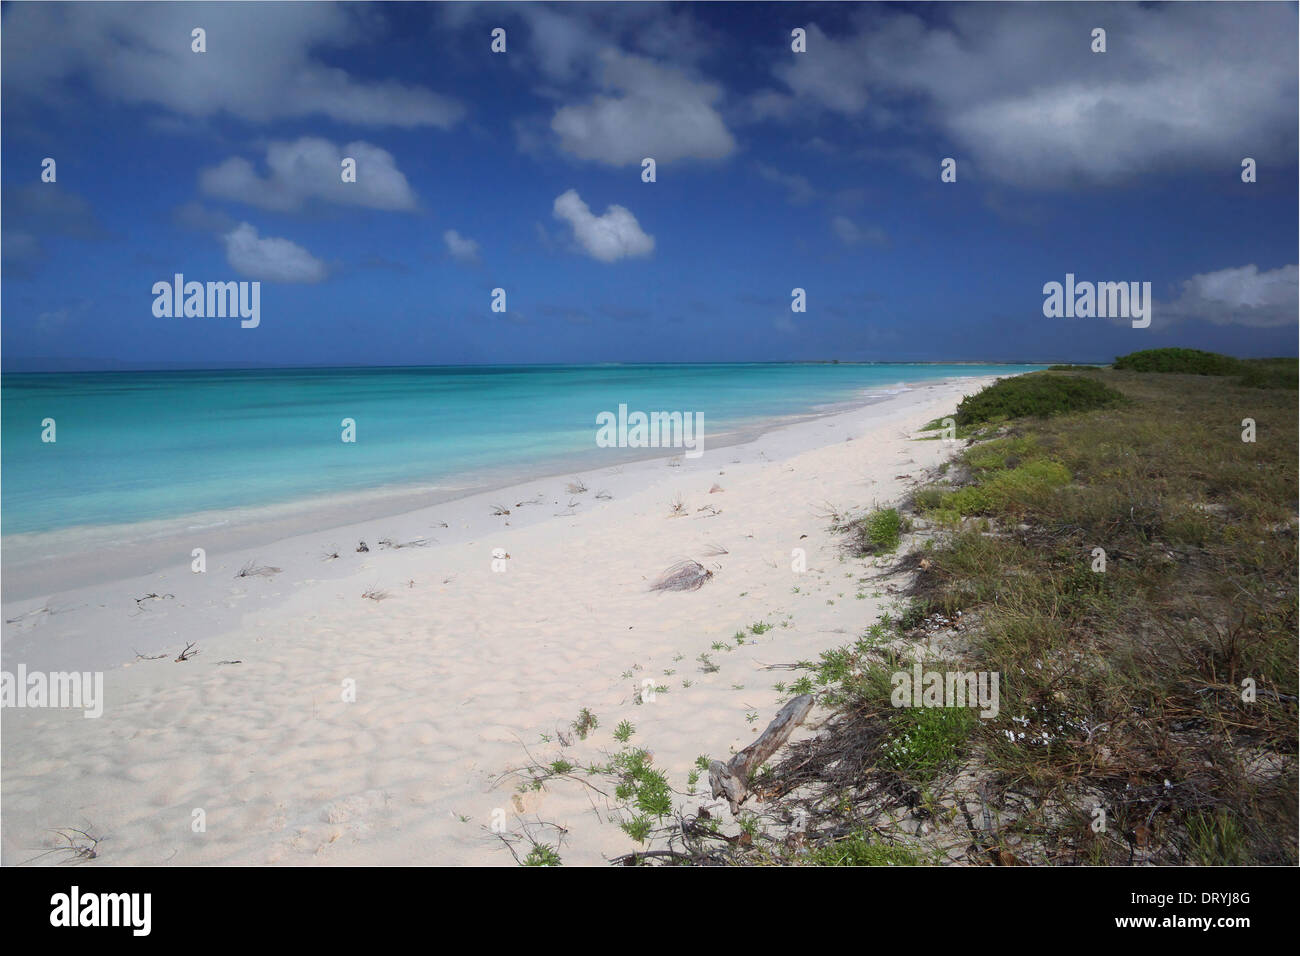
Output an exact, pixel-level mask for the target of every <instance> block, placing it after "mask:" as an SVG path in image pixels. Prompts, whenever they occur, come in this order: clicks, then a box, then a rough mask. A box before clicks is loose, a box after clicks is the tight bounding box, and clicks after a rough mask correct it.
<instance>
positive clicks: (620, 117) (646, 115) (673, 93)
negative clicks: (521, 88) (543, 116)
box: [551, 49, 736, 166]
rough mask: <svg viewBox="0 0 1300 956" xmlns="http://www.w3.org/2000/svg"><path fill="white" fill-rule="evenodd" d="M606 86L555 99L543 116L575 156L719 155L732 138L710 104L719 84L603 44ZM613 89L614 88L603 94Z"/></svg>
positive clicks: (610, 159) (618, 161) (612, 159)
mask: <svg viewBox="0 0 1300 956" xmlns="http://www.w3.org/2000/svg"><path fill="white" fill-rule="evenodd" d="M600 60H601V63H602V65H603V68H604V69H603V77H602V81H601V85H602V88H603V89H604V90H606V91H607V92H606V93H601V94H599V95H597V96H594V97H592V98H591V99H590V100H589V101H588V102H586V103H581V104H577V105H570V106H563V107H561V108H560V109H558V110H557V111H556V113H555V116H554V117H553V118H552V119H551V129H552V130H553V131H554V132H555V134H556V135H557V136H558V137H559V141H560V148H561V149H563V150H565V151H566V152H569V153H572V154H573V155H575V156H577V157H579V158H581V159H589V160H594V161H596V162H601V163H608V164H609V165H611V166H627V165H630V164H632V163H639V162H641V160H642V159H643V158H645V157H647V156H650V157H653V158H654V160H655V162H657V163H669V162H673V161H675V160H679V159H688V158H689V159H722V158H724V157H726V156H728V155H730V154H731V152H732V151H733V150H734V149H735V148H736V141H735V139H734V138H733V137H732V135H731V132H730V131H729V130H728V129H727V127H726V124H725V123H724V122H723V121H722V116H721V115H720V114H719V113H718V111H717V110H716V109H715V108H714V104H715V103H716V102H717V101H718V100H719V99H721V97H722V90H721V88H720V87H718V86H716V85H714V84H712V83H707V82H704V81H701V80H696V79H693V78H691V77H690V76H688V75H687V74H686V72H684V71H683V70H679V69H676V68H673V67H668V66H663V65H661V64H659V63H657V62H655V61H653V60H650V59H647V58H646V57H642V56H636V55H633V54H628V53H623V52H621V51H619V50H614V49H607V50H605V51H603V52H602V53H601V54H600ZM610 93H614V94H617V95H609V94H610Z"/></svg>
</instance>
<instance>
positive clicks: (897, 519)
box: [852, 508, 903, 554]
mask: <svg viewBox="0 0 1300 956" xmlns="http://www.w3.org/2000/svg"><path fill="white" fill-rule="evenodd" d="M902 531H903V519H902V516H900V515H899V513H898V509H897V508H878V509H876V510H875V511H873V512H871V514H869V515H867V516H866V517H865V518H859V519H858V520H857V521H855V522H854V523H853V526H852V534H853V545H854V550H855V551H856V552H857V553H858V554H889V553H891V552H893V551H897V550H898V542H899V538H900V536H901V535H902Z"/></svg>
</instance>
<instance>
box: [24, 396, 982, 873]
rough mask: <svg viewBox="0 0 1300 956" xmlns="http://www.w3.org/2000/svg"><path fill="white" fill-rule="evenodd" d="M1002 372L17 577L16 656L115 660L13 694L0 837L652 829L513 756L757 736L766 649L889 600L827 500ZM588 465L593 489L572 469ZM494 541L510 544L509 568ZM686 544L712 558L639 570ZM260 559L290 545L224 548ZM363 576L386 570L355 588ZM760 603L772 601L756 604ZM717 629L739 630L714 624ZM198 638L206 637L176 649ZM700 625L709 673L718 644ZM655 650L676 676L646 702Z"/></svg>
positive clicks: (438, 837)
mask: <svg viewBox="0 0 1300 956" xmlns="http://www.w3.org/2000/svg"><path fill="white" fill-rule="evenodd" d="M990 381H992V379H991V378H970V379H962V380H953V381H947V382H940V383H923V384H919V385H917V386H915V387H913V388H911V389H910V390H908V391H906V392H903V393H901V394H897V395H894V396H892V397H890V398H888V399H885V400H883V401H880V402H877V403H874V404H870V405H866V406H863V407H860V408H857V409H853V410H851V411H847V412H841V413H837V414H833V415H830V416H827V417H822V418H818V419H815V420H812V421H805V422H800V423H798V424H795V425H790V426H786V427H783V428H779V429H777V430H774V431H771V432H768V433H766V434H764V435H763V436H762V437H761V438H759V439H758V440H756V441H753V442H750V443H747V444H743V445H736V446H732V447H714V448H709V449H707V450H706V452H705V453H704V455H703V456H702V457H701V458H699V459H689V458H684V459H680V460H679V463H677V464H673V465H670V464H669V461H668V456H667V455H666V456H665V457H664V458H659V459H655V460H652V461H645V462H639V463H635V464H630V465H625V466H622V467H618V468H606V469H603V470H601V469H597V470H592V471H588V472H586V473H582V474H572V475H566V476H560V477H548V478H544V479H539V480H535V481H531V482H528V483H525V484H521V485H519V486H517V487H513V488H509V489H504V490H498V491H494V492H491V493H488V494H480V495H474V496H472V497H468V498H464V499H461V500H459V501H455V502H451V503H448V504H444V505H439V506H436V507H431V508H422V509H419V510H415V511H411V512H408V513H405V514H403V515H401V516H399V517H395V518H388V519H380V520H373V521H366V522H364V523H362V524H357V525H351V526H347V527H340V528H332V529H330V530H327V531H321V532H318V533H313V534H309V535H300V536H297V537H293V538H288V539H285V540H282V541H279V542H277V543H275V544H272V545H268V546H264V547H259V548H257V549H256V550H250V551H232V552H229V553H217V552H212V551H210V552H209V553H208V555H207V570H206V572H205V573H202V574H196V573H192V572H191V569H190V558H189V554H188V551H186V552H184V553H182V554H178V557H177V560H176V562H175V566H174V567H173V568H172V569H171V570H169V571H167V572H165V573H157V574H152V575H149V576H147V577H137V578H128V579H122V580H116V581H112V582H108V583H96V584H93V585H90V586H86V587H82V588H79V589H77V588H70V589H67V590H61V591H59V592H57V593H43V594H40V595H38V596H33V597H30V598H27V599H25V600H21V601H12V602H6V605H5V613H4V617H5V618H6V621H7V623H6V624H5V625H4V669H5V670H7V671H13V670H14V669H15V668H16V667H17V665H18V664H20V663H22V664H25V665H26V667H27V668H28V669H29V670H43V671H69V670H77V671H86V670H103V671H104V684H103V687H104V698H105V701H104V709H103V715H102V716H101V717H99V718H97V719H88V718H86V717H84V716H83V714H82V712H81V711H80V710H61V709H32V708H6V709H5V710H4V711H3V767H2V770H3V783H2V787H0V796H2V798H3V813H4V827H3V845H2V848H0V852H2V862H3V863H4V864H6V865H15V864H21V863H25V862H28V861H34V862H35V863H39V864H49V863H58V862H66V861H67V860H68V854H67V853H52V854H47V855H44V856H42V854H44V853H45V852H46V851H48V850H51V849H54V848H56V847H58V846H59V845H60V843H61V840H60V838H59V837H57V836H56V835H55V834H54V833H52V832H51V831H52V830H53V829H55V828H60V827H75V828H77V829H79V830H82V831H85V832H86V833H88V834H91V835H93V836H94V837H96V838H98V840H99V843H98V844H97V846H96V854H97V855H96V858H95V859H94V860H92V861H87V862H86V864H85V865H98V864H109V865H118V864H175V865H190V864H449V865H455V864H469V865H514V862H515V861H514V859H513V858H512V856H511V853H510V852H509V850H508V849H507V848H506V847H505V846H504V845H503V843H502V841H501V840H500V839H499V838H498V837H497V835H496V834H494V833H493V832H492V829H491V824H492V822H493V819H494V818H493V812H494V810H498V811H504V817H505V819H506V822H507V828H508V830H510V831H513V832H519V831H520V830H521V829H522V828H523V827H524V826H525V825H530V826H531V827H532V828H533V829H532V832H533V833H535V834H536V835H537V836H538V837H539V839H542V840H543V841H544V842H548V843H551V844H556V843H558V844H559V853H560V856H561V858H562V859H563V861H564V863H565V864H566V865H599V864H603V863H605V862H606V861H608V860H609V859H611V858H612V857H614V856H617V855H619V854H622V853H626V852H628V851H630V850H632V849H634V848H636V846H637V844H635V843H634V842H633V840H632V839H631V838H630V837H629V836H628V835H627V834H625V833H624V832H623V831H622V830H621V829H620V828H619V826H618V819H619V818H618V816H617V815H616V814H614V813H613V808H614V801H612V800H610V801H608V802H606V801H605V800H604V799H603V798H602V797H600V796H599V795H598V794H597V793H595V792H594V791H592V790H591V789H589V788H587V787H584V786H582V785H580V784H578V783H576V782H573V781H564V780H561V781H555V782H552V783H548V784H547V785H546V787H545V788H544V789H542V790H540V791H531V792H526V793H521V792H519V790H518V784H519V780H518V779H517V778H515V777H512V776H510V775H509V773H508V772H509V771H510V770H511V769H512V768H517V767H519V766H521V765H522V764H524V763H525V762H526V761H527V760H528V759H529V754H531V757H532V758H533V759H536V760H538V761H542V762H549V761H550V760H553V759H555V758H556V757H558V756H564V757H565V758H566V759H568V760H570V761H572V762H574V763H582V764H588V763H592V762H598V761H603V760H604V759H605V758H604V757H603V756H602V755H603V754H605V753H607V752H613V751H616V750H618V749H619V748H620V747H621V746H622V745H621V744H619V743H618V742H616V741H615V739H614V737H613V731H614V728H615V727H616V726H617V725H618V724H619V722H620V721H628V722H630V723H631V724H633V725H635V728H636V731H635V736H633V737H632V739H631V743H633V744H635V745H637V746H640V747H644V748H646V749H648V750H650V751H652V752H653V755H654V757H653V759H654V765H655V766H656V767H658V768H660V769H662V770H664V771H665V772H666V773H667V774H668V776H669V779H670V781H671V783H672V784H673V786H674V787H675V788H678V789H683V790H684V789H685V788H686V778H687V773H688V771H689V770H690V768H691V767H692V766H693V764H694V763H695V760H696V758H697V757H698V756H699V755H701V754H708V755H710V756H712V757H723V758H725V757H726V756H727V755H728V753H730V752H731V751H733V750H735V749H739V748H741V747H743V746H745V745H746V744H747V743H748V742H749V741H750V740H752V739H753V738H754V737H755V736H756V735H757V734H758V733H759V732H760V731H761V730H762V729H763V727H764V726H766V724H767V722H768V721H769V720H770V719H771V717H772V716H773V714H774V713H775V711H776V710H777V709H778V707H779V706H780V701H781V699H782V695H780V694H779V693H778V692H777V691H776V690H775V689H774V687H773V685H774V684H775V683H776V682H777V681H780V680H788V679H789V672H784V671H772V670H764V669H763V665H764V664H772V663H782V662H784V663H789V662H794V661H797V660H800V659H811V658H816V656H817V655H818V654H819V652H821V651H822V650H825V649H827V648H830V647H835V646H838V645H841V644H844V643H847V642H849V641H851V640H853V639H854V638H855V637H856V636H858V635H859V634H861V633H862V632H863V631H864V630H865V629H866V628H867V627H868V626H869V625H870V624H871V623H872V622H873V621H874V620H875V619H876V616H877V615H878V614H879V613H880V612H881V611H882V610H883V609H885V608H886V607H887V606H888V605H889V603H890V601H889V596H888V595H887V594H884V595H882V596H879V597H877V596H873V595H875V594H876V592H877V591H878V590H880V587H879V585H878V584H872V583H871V582H868V583H862V579H863V578H865V577H867V576H869V575H872V574H875V573H878V570H879V569H877V568H874V567H873V565H872V562H871V561H870V560H865V559H858V558H845V557H844V556H843V555H842V553H841V549H840V543H841V542H840V539H839V537H838V536H836V535H834V534H832V533H831V532H830V531H829V530H828V524H829V521H828V519H827V518H826V517H825V515H826V514H828V513H829V512H830V511H831V509H832V508H834V509H837V510H852V511H862V510H865V509H867V508H869V507H870V506H872V505H873V504H877V503H879V504H884V503H887V502H891V501H894V500H897V499H898V498H899V497H900V496H901V495H902V494H903V493H904V492H905V491H906V490H907V488H908V487H909V485H910V484H911V483H912V482H914V481H918V480H920V479H921V478H922V477H923V474H924V472H925V470H926V469H928V468H932V467H934V466H936V465H938V464H939V463H940V462H941V461H943V460H944V459H946V458H947V457H948V455H950V454H951V453H952V451H953V450H954V446H952V445H950V444H947V443H944V442H941V441H916V440H914V436H915V435H916V434H917V429H918V428H919V427H920V426H921V425H923V424H924V423H926V422H928V421H930V420H932V419H934V418H936V417H942V416H943V415H946V414H949V413H951V412H952V410H953V409H954V408H955V406H956V404H957V402H958V401H960V399H961V397H962V396H963V395H965V394H971V393H973V392H976V391H978V390H979V389H980V388H981V387H983V386H984V385H985V384H988V383H989V382H990ZM577 480H580V481H581V482H583V483H584V484H585V486H586V489H587V490H586V491H585V492H578V493H572V492H569V491H567V490H566V485H567V484H568V483H569V482H572V481H577ZM715 484H717V485H719V486H721V490H720V491H714V492H712V493H711V492H710V489H711V488H712V487H713V486H714V485H715ZM603 492H607V493H608V496H604V495H602V496H601V497H599V498H598V497H597V495H598V494H599V493H603ZM677 501H680V502H681V504H682V508H681V509H680V511H681V513H680V514H677V515H674V514H673V513H672V512H673V506H674V503H675V502H677ZM571 502H572V503H573V504H571ZM498 503H499V504H503V505H505V506H506V507H507V508H509V510H510V514H509V515H508V516H505V515H494V514H493V513H492V511H493V506H494V505H496V504H498ZM419 538H423V539H425V540H426V543H425V545H424V546H410V547H401V548H392V547H381V546H380V541H381V539H391V540H392V541H393V542H396V543H399V544H404V543H408V542H412V541H414V540H415V539H419ZM362 540H364V541H365V542H366V543H367V544H368V546H369V551H368V552H366V553H358V551H357V550H356V549H357V545H358V542H359V541H362ZM202 544H203V542H202V540H201V535H200V536H199V538H198V539H196V541H195V545H194V546H196V547H197V546H201V545H202ZM710 545H720V546H722V547H724V548H725V549H726V551H727V553H725V554H717V555H710V554H709V552H708V548H709V546H710ZM795 548H803V549H805V550H806V552H807V571H806V572H804V573H802V574H799V573H796V572H795V571H793V570H792V549H795ZM494 549H501V551H502V552H504V553H506V554H508V555H509V557H508V558H500V559H499V561H501V562H502V563H503V566H504V568H505V570H504V571H494V569H493V566H492V564H493V551H494ZM335 551H336V552H337V554H338V557H337V558H334V559H326V558H324V557H323V555H325V554H327V553H332V552H335ZM683 558H694V559H697V560H699V561H701V562H702V563H703V564H704V565H705V566H706V567H707V568H709V569H711V570H712V571H713V572H714V574H713V577H712V579H711V580H709V581H707V582H706V583H705V584H704V585H703V587H702V588H700V589H699V590H697V591H693V592H685V593H655V592H652V591H651V590H649V585H650V583H651V581H652V580H653V579H654V578H655V577H656V576H657V575H658V574H659V573H660V572H661V571H663V570H664V569H665V568H667V567H668V566H670V565H671V564H673V563H674V562H676V561H678V560H680V559H683ZM249 562H255V563H256V564H257V565H262V566H269V567H274V568H279V569H281V570H280V571H279V573H275V574H273V575H267V576H251V577H244V578H238V577H236V573H237V572H238V571H239V570H240V568H241V567H244V566H245V565H246V564H247V563H249ZM371 589H378V590H379V591H380V592H383V593H382V594H380V595H377V596H380V597H382V599H381V600H373V599H367V598H366V597H363V594H364V593H365V592H367V591H368V590H371ZM796 589H797V591H796ZM146 595H157V597H153V598H147V599H144V600H137V599H141V598H144V596H146ZM756 622H765V623H767V624H771V625H773V626H772V628H771V629H770V630H766V631H765V632H764V633H761V634H759V635H754V634H752V633H748V629H749V627H750V625H752V624H754V623H756ZM737 631H746V632H747V637H746V643H744V644H743V645H737V644H736V642H735V641H734V640H733V635H734V634H735V633H736V632H737ZM716 641H723V642H726V643H728V644H729V645H731V647H730V649H729V650H725V651H717V652H714V651H711V650H710V647H711V645H712V644H713V643H714V642H716ZM191 643H193V644H194V645H195V647H194V650H196V651H197V654H195V655H194V656H192V657H190V659H188V660H185V661H183V662H178V661H176V660H175V658H176V657H177V655H178V654H179V653H180V652H181V651H182V649H183V648H185V647H186V645H187V644H191ZM702 653H709V654H711V656H712V659H713V660H714V662H715V663H717V664H718V665H719V669H718V670H717V671H716V672H712V673H704V672H702V670H701V666H700V664H699V662H698V660H697V658H698V657H699V655H700V654H702ZM155 655H163V656H161V657H159V658H158V659H148V658H151V657H154V656H155ZM232 662H233V663H232ZM629 672H630V676H628V675H629ZM644 678H653V679H654V681H655V682H656V683H657V684H659V685H662V686H663V687H665V688H666V690H664V691H661V692H659V693H658V694H657V695H656V697H655V700H654V701H653V702H650V701H647V702H645V703H637V702H635V701H634V696H635V693H636V690H637V688H638V687H639V685H640V682H641V681H642V680H643V679H644ZM349 681H350V682H354V685H350V686H355V701H353V702H349V701H345V700H344V690H345V685H346V682H349ZM684 682H689V684H690V686H683V684H684ZM582 708H588V709H589V710H590V712H591V713H592V714H594V715H595V716H596V717H597V718H598V720H599V726H598V727H597V728H596V729H595V730H593V731H592V732H591V733H590V734H589V735H588V736H587V738H586V739H585V740H579V739H577V738H576V737H574V738H573V741H572V745H571V746H568V747H564V746H562V745H561V744H560V742H559V741H558V739H557V730H559V731H565V732H566V733H567V732H568V728H569V725H570V724H571V723H572V722H573V720H574V719H575V718H576V717H577V715H578V713H579V711H580V710H581V709H582ZM747 715H757V717H756V718H752V717H749V716H747ZM817 719H818V714H817V712H816V711H814V713H813V715H812V718H811V720H810V722H809V725H808V726H806V727H805V728H803V729H802V730H801V731H800V732H799V733H801V734H806V733H809V732H811V728H812V726H813V725H815V723H816V721H817ZM543 735H549V736H550V738H551V741H550V742H549V743H548V742H544V741H543ZM525 748H526V749H525ZM707 790H708V784H707V779H706V778H705V779H702V780H701V781H700V784H699V786H698V792H697V794H696V795H694V796H687V797H680V798H679V805H687V806H692V807H695V806H698V805H708V806H710V807H714V806H716V807H717V808H718V809H719V812H720V813H721V814H722V815H723V816H724V818H725V817H726V815H727V811H726V809H725V806H726V805H725V802H723V801H714V800H711V799H710V798H709V796H708V792H707ZM197 811H201V814H199V813H198V812H197ZM200 818H201V819H202V820H203V823H204V826H203V827H202V828H197V827H196V826H195V823H194V821H195V820H196V819H200ZM497 818H498V819H500V814H498V817H497ZM547 824H553V825H555V826H556V827H560V828H563V831H564V832H563V835H562V837H561V836H560V834H559V831H558V830H554V829H549V828H546V826H545V825H547ZM539 827H540V829H539Z"/></svg>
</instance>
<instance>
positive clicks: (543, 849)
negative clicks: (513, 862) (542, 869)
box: [523, 843, 560, 866]
mask: <svg viewBox="0 0 1300 956" xmlns="http://www.w3.org/2000/svg"><path fill="white" fill-rule="evenodd" d="M523 865H524V866H559V865H560V854H559V853H557V852H556V851H555V848H554V847H550V846H547V845H546V844H544V843H534V844H533V848H532V849H531V850H529V851H528V855H527V856H526V857H524V862H523Z"/></svg>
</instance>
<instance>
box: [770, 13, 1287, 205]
mask: <svg viewBox="0 0 1300 956" xmlns="http://www.w3.org/2000/svg"><path fill="white" fill-rule="evenodd" d="M942 14H943V17H944V22H938V23H936V22H932V19H922V18H921V17H918V16H916V15H914V14H911V13H906V12H896V11H894V10H891V9H883V10H882V9H880V8H871V9H864V10H863V11H860V12H859V13H858V14H857V17H856V20H855V26H854V28H853V29H851V30H850V31H848V32H847V33H845V34H842V35H836V36H831V35H828V34H827V33H825V32H824V31H822V30H821V29H820V28H819V27H817V26H816V25H815V24H813V25H809V27H808V52H807V53H806V54H801V55H798V56H793V57H790V58H786V59H785V60H784V61H782V62H781V63H780V64H779V65H778V66H776V67H775V68H774V72H775V74H776V76H777V77H778V78H779V79H780V81H781V83H782V84H783V85H784V87H785V88H786V90H787V91H788V92H787V93H785V94H777V95H774V94H773V93H772V91H765V92H763V93H761V94H758V95H756V96H755V97H754V98H752V99H751V103H750V109H751V111H752V112H755V113H757V114H760V115H769V116H778V115H801V114H803V113H806V112H807V110H809V109H813V110H822V111H829V112H832V113H838V114H842V115H849V116H864V117H866V118H867V119H869V120H871V121H873V122H875V123H877V124H878V125H884V124H888V123H892V122H895V121H897V120H899V119H900V118H902V117H906V118H907V119H908V121H909V123H911V122H915V121H917V120H920V121H921V122H923V123H925V124H927V125H928V126H930V127H931V128H933V129H937V130H938V131H939V132H940V133H942V134H944V135H945V136H946V137H947V138H948V139H949V140H950V141H951V145H952V147H954V149H955V152H954V155H958V156H960V155H962V154H963V153H965V154H966V155H967V156H969V157H970V158H971V159H973V160H974V162H975V164H976V165H977V167H978V168H979V170H980V174H981V175H982V176H987V177H989V178H997V179H1001V180H1004V181H1007V182H1014V183H1020V184H1024V185H1034V186H1053V185H1062V184H1067V183H1070V182H1072V181H1089V182H1108V181H1119V180H1123V179H1127V178H1131V177H1133V176H1135V175H1138V174H1141V173H1146V172H1149V171H1151V170H1159V169H1176V168H1183V167H1208V166H1235V165H1236V164H1237V163H1239V162H1240V159H1241V157H1243V156H1254V157H1255V158H1257V159H1260V158H1261V156H1263V157H1268V158H1269V159H1271V160H1275V161H1276V162H1279V163H1281V162H1287V163H1289V162H1292V161H1293V160H1294V156H1295V151H1296V129H1295V67H1296V63H1295V43H1294V36H1295V29H1296V15H1295V10H1294V8H1292V7H1290V6H1288V5H1284V4H1160V5H1151V6H1139V5H1136V4H1122V5H1115V6H1105V7H1102V6H1099V5H1096V4H1087V5H1082V4H1041V5H1040V4H1014V5H1011V4H1006V5H1003V4H987V5H986V4H979V5H974V4H953V5H951V6H947V7H945V8H944V9H943V11H942ZM1099 25H1103V26H1105V27H1106V29H1107V30H1108V52H1106V53H1092V52H1091V49H1090V43H1091V31H1092V29H1093V28H1094V27H1096V26H1099ZM782 95H785V96H789V97H791V98H792V99H793V100H794V103H793V104H792V103H790V102H788V101H786V100H784V99H782ZM795 106H800V107H802V109H799V110H796V109H794V107H795ZM1261 161H1263V160H1261Z"/></svg>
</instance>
